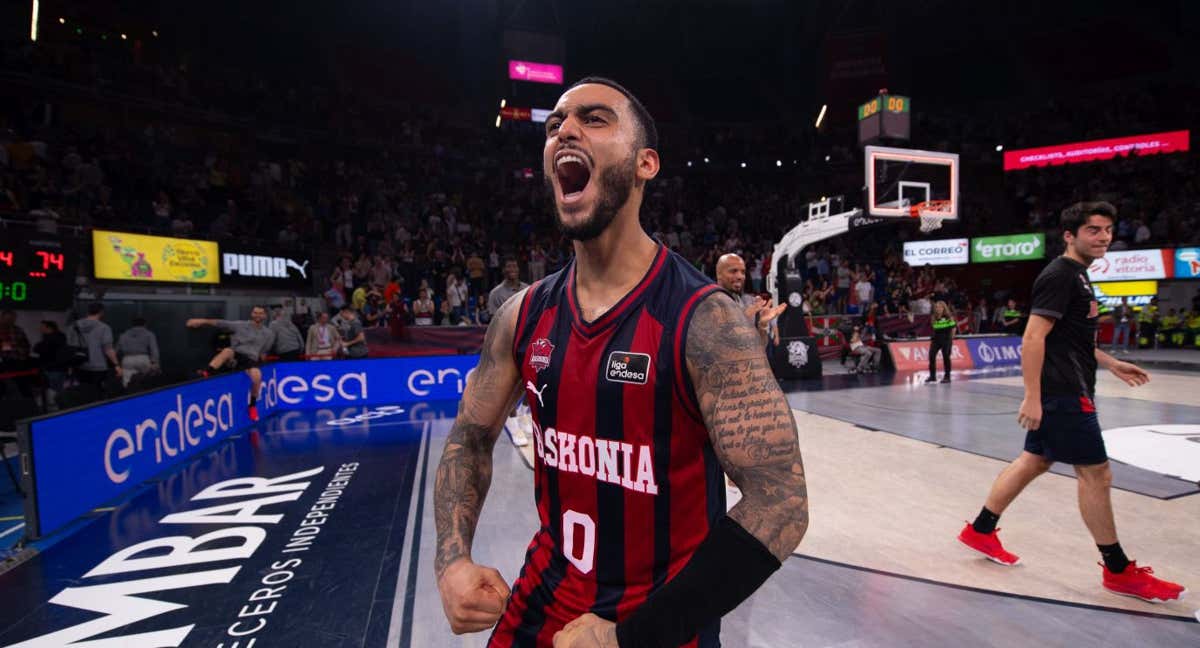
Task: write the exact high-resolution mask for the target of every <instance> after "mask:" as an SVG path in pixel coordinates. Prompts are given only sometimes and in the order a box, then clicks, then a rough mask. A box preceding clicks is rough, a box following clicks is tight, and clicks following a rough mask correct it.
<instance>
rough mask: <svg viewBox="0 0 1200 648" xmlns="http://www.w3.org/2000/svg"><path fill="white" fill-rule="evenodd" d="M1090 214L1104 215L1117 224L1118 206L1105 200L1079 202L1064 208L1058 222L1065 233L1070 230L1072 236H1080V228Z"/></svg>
mask: <svg viewBox="0 0 1200 648" xmlns="http://www.w3.org/2000/svg"><path fill="white" fill-rule="evenodd" d="M1089 216H1103V217H1105V218H1107V219H1108V220H1110V221H1112V224H1113V225H1116V224H1117V208H1116V207H1113V205H1112V203H1110V202H1105V201H1103V200H1095V201H1084V202H1077V203H1075V204H1074V205H1071V206H1070V207H1067V208H1066V209H1064V210H1062V216H1061V217H1060V218H1059V220H1058V224H1059V227H1061V228H1062V231H1063V232H1064V233H1066V232H1070V233H1071V235H1072V236H1079V228H1080V227H1083V225H1084V224H1085V223H1087V219H1088V217H1089Z"/></svg>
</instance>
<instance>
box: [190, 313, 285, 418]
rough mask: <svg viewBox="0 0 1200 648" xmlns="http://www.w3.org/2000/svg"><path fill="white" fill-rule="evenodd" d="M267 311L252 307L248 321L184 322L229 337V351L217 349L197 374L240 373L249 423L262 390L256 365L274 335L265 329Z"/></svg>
mask: <svg viewBox="0 0 1200 648" xmlns="http://www.w3.org/2000/svg"><path fill="white" fill-rule="evenodd" d="M266 321H267V309H266V308H263V307H262V306H255V307H254V308H252V309H250V319H249V320H223V319H202V318H193V319H189V320H188V321H187V327H188V328H200V327H202V326H215V327H217V328H218V329H220V330H222V331H226V332H228V333H229V334H230V338H229V347H228V348H225V349H221V350H220V351H218V352H217V354H216V355H214V356H213V357H212V359H211V360H209V361H208V365H207V366H206V367H205V368H203V369H201V370H200V371H199V372H198V373H199V374H200V375H201V376H205V377H207V376H210V375H212V374H215V373H217V372H218V371H221V370H222V369H226V368H232V369H241V370H243V371H245V372H246V375H247V376H249V378H250V407H249V410H248V412H247V413H248V414H249V415H250V420H252V421H257V420H258V395H259V391H260V387H261V386H262V371H261V370H260V369H259V365H261V364H262V363H263V362H265V361H266V356H267V353H268V352H269V351H270V350H271V347H272V346H273V345H274V344H275V334H274V333H272V332H271V329H270V328H269V327H268V326H267V325H266Z"/></svg>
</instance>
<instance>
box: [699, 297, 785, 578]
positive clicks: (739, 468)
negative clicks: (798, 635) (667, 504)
mask: <svg viewBox="0 0 1200 648" xmlns="http://www.w3.org/2000/svg"><path fill="white" fill-rule="evenodd" d="M686 349H687V366H688V372H689V373H690V374H691V377H692V384H693V385H694V386H695V389H696V396H697V399H698V400H699V403H700V412H701V415H702V416H703V418H704V423H705V425H706V426H707V427H708V431H709V436H710V438H711V439H712V444H713V447H714V449H715V450H716V454H717V459H718V460H719V461H720V463H721V467H722V468H723V469H724V471H725V473H726V474H728V475H729V477H730V478H731V479H733V481H734V483H736V484H737V485H738V487H739V488H740V489H741V490H742V500H741V501H740V502H738V503H737V505H736V506H734V507H733V509H732V510H730V511H729V516H730V517H731V518H733V520H735V521H736V522H737V523H738V524H740V525H741V526H742V527H743V528H745V529H746V531H748V532H750V534H751V535H753V536H754V537H755V538H757V539H758V540H759V541H760V542H762V543H763V545H764V546H766V547H767V548H768V549H769V550H770V551H771V553H772V554H773V555H774V556H775V557H776V558H778V559H779V560H780V561H781V562H782V561H783V560H784V559H786V558H787V557H788V556H789V555H791V553H792V551H793V550H794V549H795V548H796V546H797V545H799V544H800V540H801V538H803V537H804V532H805V530H806V529H807V528H808V489H807V485H806V481H805V477H804V464H803V462H802V461H801V458H800V446H799V439H798V437H797V432H796V420H795V418H794V417H793V416H792V410H791V407H790V406H789V405H788V403H787V399H786V398H784V395H783V392H782V391H781V390H780V389H779V385H778V384H777V383H776V382H775V376H774V375H773V374H772V373H771V369H770V366H769V365H768V363H767V358H766V355H765V353H764V352H763V348H762V345H761V344H760V343H759V336H758V332H757V331H756V330H755V328H754V326H753V325H752V324H751V323H750V322H749V321H747V319H746V317H745V315H744V314H743V313H742V312H741V309H740V308H738V307H737V305H736V304H734V303H733V301H732V300H730V299H728V298H725V296H723V295H720V294H715V295H713V296H711V297H709V298H708V299H705V300H704V301H703V302H702V303H701V304H700V305H699V306H698V307H697V309H696V313H695V315H693V319H692V323H691V325H690V326H689V329H688V338H687V341H686Z"/></svg>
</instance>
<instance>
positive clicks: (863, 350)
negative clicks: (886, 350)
mask: <svg viewBox="0 0 1200 648" xmlns="http://www.w3.org/2000/svg"><path fill="white" fill-rule="evenodd" d="M850 355H852V356H854V357H856V358H858V364H857V365H856V366H854V367H852V368H851V369H850V373H865V372H867V371H872V370H876V369H878V368H879V358H880V357H881V356H882V355H883V352H882V351H880V349H879V348H878V347H873V346H868V345H867V344H866V343H865V342H863V338H862V329H861V328H859V327H857V326H855V327H854V331H853V333H851V334H850Z"/></svg>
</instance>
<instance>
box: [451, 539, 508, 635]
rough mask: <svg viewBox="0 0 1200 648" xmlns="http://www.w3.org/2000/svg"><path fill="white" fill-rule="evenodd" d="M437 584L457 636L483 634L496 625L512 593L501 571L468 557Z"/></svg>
mask: <svg viewBox="0 0 1200 648" xmlns="http://www.w3.org/2000/svg"><path fill="white" fill-rule="evenodd" d="M437 585H438V591H439V592H441V595H442V609H443V610H444V611H445V612H446V619H447V620H449V621H450V629H451V630H453V631H454V634H464V633H468V632H479V631H480V630H487V629H488V628H491V627H492V626H494V625H496V622H497V621H499V620H500V616H501V615H503V614H504V606H505V605H506V604H507V603H508V595H509V593H510V591H509V589H508V584H507V583H505V582H504V577H503V576H501V575H500V572H498V571H496V570H495V569H492V568H491V567H484V566H482V565H476V564H475V563H473V562H471V561H470V560H469V559H466V558H463V559H460V560H457V561H455V562H453V563H451V564H450V565H448V566H447V567H446V570H445V571H443V572H442V575H441V576H440V577H439V578H438V583H437Z"/></svg>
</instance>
